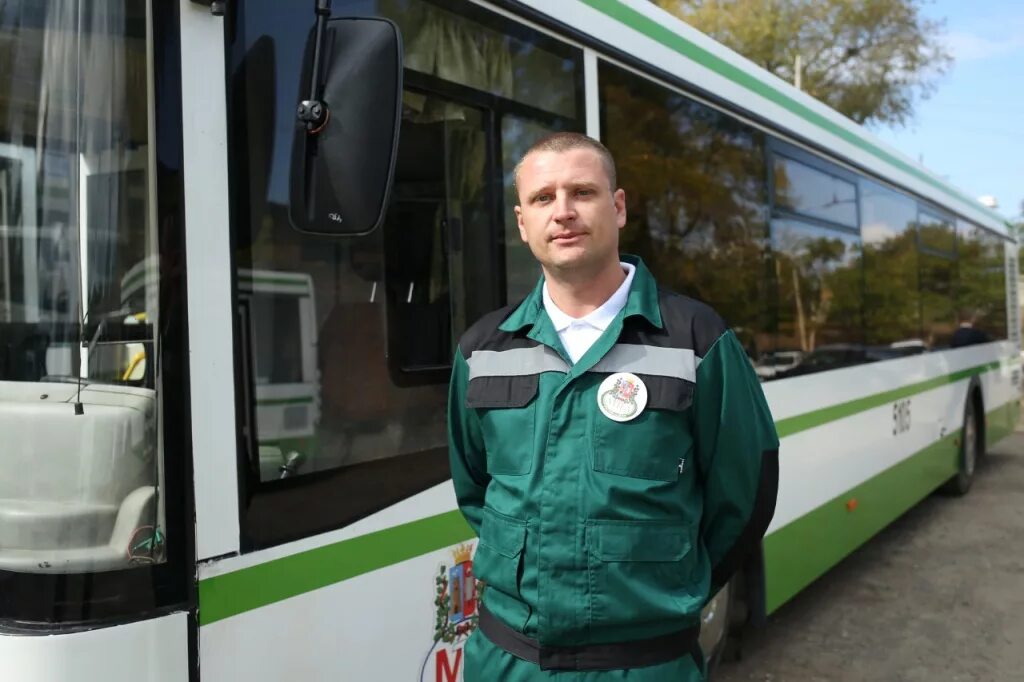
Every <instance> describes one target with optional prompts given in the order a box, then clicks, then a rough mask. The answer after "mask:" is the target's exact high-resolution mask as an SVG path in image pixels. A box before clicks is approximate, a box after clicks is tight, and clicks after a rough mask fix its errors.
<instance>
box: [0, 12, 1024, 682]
mask: <svg viewBox="0 0 1024 682" xmlns="http://www.w3.org/2000/svg"><path fill="white" fill-rule="evenodd" d="M384 20H386V21H384ZM389 55H390V56H389ZM371 57H372V58H371ZM389 65H391V66H389ZM392 67H393V68H392ZM389 68H392V71H391V72H388V71H387V70H388V69H389ZM389 74H390V75H389ZM324 93H327V94H324ZM321 97H322V99H320V98H321ZM325 109H326V110H325ZM332 119H333V121H332ZM382 131H383V132H382ZM553 131H579V132H584V133H587V134H589V135H591V136H593V137H595V138H598V139H600V140H601V141H602V142H603V143H604V144H605V145H606V146H607V147H608V148H609V149H610V150H611V152H612V153H613V155H614V156H615V158H616V160H617V163H618V171H619V180H620V185H621V186H622V187H623V188H624V189H625V192H626V197H627V208H628V214H629V219H628V224H627V227H626V229H625V230H624V231H623V233H622V250H623V251H624V252H626V253H632V254H636V255H638V256H640V257H641V258H643V259H644V261H645V263H646V264H647V265H648V266H649V268H650V269H651V270H652V271H653V273H654V274H655V276H656V277H657V279H658V280H659V282H660V284H661V285H662V286H665V287H667V288H670V289H673V290H675V291H678V292H680V293H683V294H686V295H689V296H692V297H695V298H698V299H701V300H704V301H707V302H709V303H710V304H711V305H712V306H714V307H715V308H716V309H717V310H718V311H719V312H720V313H721V314H722V315H723V316H724V317H725V318H726V320H727V321H728V323H729V324H730V326H731V327H732V328H733V329H734V330H735V332H736V334H737V336H738V337H739V338H740V340H741V341H742V343H743V345H744V347H745V349H746V350H747V353H748V355H749V358H750V362H751V365H752V366H753V367H754V368H755V370H756V371H757V374H758V376H759V377H760V378H761V380H762V381H763V387H764V391H765V394H766V396H767V400H768V403H769V405H770V407H771V409H772V413H773V415H774V417H775V419H776V426H777V429H778V432H779V435H780V437H781V449H780V483H779V499H778V504H777V509H776V513H775V517H774V520H773V521H772V524H771V527H770V528H769V530H768V533H767V535H766V537H765V538H764V541H763V543H762V545H761V548H760V551H759V552H757V553H755V555H754V556H751V557H750V558H749V559H748V560H747V561H746V562H745V563H744V565H743V566H742V568H741V570H740V571H739V572H738V573H737V574H736V576H735V577H734V578H733V579H732V580H731V582H730V583H729V585H728V586H727V587H726V588H724V589H723V591H722V592H720V593H719V594H718V595H716V596H715V597H714V598H713V599H712V601H711V602H710V603H709V605H708V607H707V608H706V609H705V610H704V612H703V614H702V624H703V628H702V636H701V643H702V647H703V649H704V652H705V656H706V657H707V658H708V659H709V660H710V661H711V662H712V663H713V662H714V660H715V659H716V658H717V656H718V655H719V652H720V651H721V649H722V646H723V644H724V642H726V641H727V638H728V637H729V635H730V633H732V632H734V631H735V629H736V628H741V627H744V626H749V625H757V624H762V623H764V622H765V619H766V617H767V616H768V615H770V614H772V613H773V612H775V611H777V610H778V609H779V608H780V607H782V606H783V605H784V604H786V603H787V602H788V601H789V600H791V599H792V598H793V597H794V596H795V595H797V594H799V593H800V591H801V590H802V589H803V588H804V587H806V586H807V585H809V584H810V583H811V582H813V581H814V580H815V579H816V578H818V577H819V576H821V575H822V574H823V573H825V572H826V571H828V570H829V568H830V567H832V566H834V565H835V564H836V563H837V562H839V561H841V560H842V559H843V558H844V557H845V556H847V555H848V554H849V553H851V552H852V551H853V550H855V549H856V548H857V547H858V546H860V545H861V544H863V543H864V542H866V541H867V540H868V539H869V538H871V537H872V536H873V535H875V534H876V533H877V532H878V531H880V530H881V529H882V528H884V527H885V526H886V525H887V524H889V523H890V522H891V521H893V520H894V519H896V518H897V517H899V516H900V515H901V514H902V513H903V512H905V511H906V510H907V509H909V508H911V507H912V506H913V505H914V504H916V503H917V502H919V501H920V500H921V499H923V498H924V497H926V496H927V495H929V494H931V493H932V492H933V491H936V490H939V489H944V490H946V491H948V492H951V493H953V494H961V495H962V494H965V493H967V492H968V490H969V488H970V486H971V482H972V479H973V477H974V474H975V472H976V470H977V467H978V466H979V465H980V464H982V463H983V457H982V456H983V454H984V452H985V451H986V449H988V448H990V447H991V446H992V444H994V443H995V442H997V441H998V440H999V439H1001V438H1002V437H1004V436H1006V435H1007V434H1008V433H1010V432H1011V431H1012V430H1013V428H1014V425H1015V423H1016V421H1017V417H1018V402H1019V398H1020V394H1021V388H1020V365H1021V360H1020V323H1019V310H1020V309H1019V306H1018V294H1017V286H1016V285H1017V281H1018V264H1017V252H1018V251H1017V249H1018V246H1017V243H1016V239H1015V235H1014V233H1013V231H1012V230H1010V228H1009V225H1008V224H1007V223H1006V221H1005V220H1004V219H1003V218H1002V217H1001V216H1000V215H999V214H997V213H994V212H992V211H991V210H989V209H987V208H986V207H984V206H982V205H981V204H979V203H978V202H976V201H974V200H973V199H972V198H971V197H969V196H967V195H965V194H964V192H963V191H962V190H959V189H957V188H955V187H952V186H950V185H949V184H948V183H947V182H945V181H944V180H942V179H941V178H940V177H938V176H936V175H935V174H933V173H931V172H929V171H928V170H926V169H925V168H923V167H921V166H920V165H919V164H917V163H915V162H914V161H913V160H911V159H908V158H907V157H905V156H903V155H901V154H900V153H898V152H896V151H894V150H893V149H891V148H889V147H887V146H885V145H884V144H882V143H881V142H879V141H878V140H877V139H875V138H874V137H872V136H871V135H870V134H869V133H868V132H866V131H865V130H863V129H862V128H860V127H858V126H856V125H855V124H853V123H851V122H850V121H849V120H847V119H845V118H844V117H842V116H840V115H839V114H837V113H835V112H834V111H831V110H829V109H828V108H827V107H825V106H823V105H822V104H820V103H818V102H816V101H815V100H813V99H811V98H809V97H808V96H806V95H805V94H804V93H801V92H800V91H798V90H796V89H795V88H793V87H791V86H789V85H788V84H786V83H784V82H782V81H781V80H779V79H777V78H775V77H773V76H771V75H770V74H768V73H766V72H764V71H763V70H761V69H759V68H758V67H757V66H755V65H753V64H751V63H750V62H748V61H746V60H745V59H743V58H742V57H740V56H738V55H736V54H734V53H732V52H730V51H729V50H727V49H726V48H724V47H722V46H721V45H718V44H717V43H715V42H714V41H712V40H711V39H709V38H707V37H706V36H704V35H702V34H700V33H699V32H697V31H695V30H694V29H692V28H690V27H688V26H687V25H685V24H684V23H682V22H680V21H678V20H677V19H675V18H673V17H672V16H670V15H669V14H667V13H665V12H664V11H662V10H660V9H658V8H657V7H655V6H654V5H653V4H652V3H649V2H647V0H333V2H327V0H288V1H285V0H245V1H244V2H243V1H242V0H205V1H198V0H196V1H194V0H145V1H143V2H128V1H127V0H110V1H109V2H103V3H91V2H83V1H81V0H60V1H56V2H48V3H39V2H30V1H29V0H13V1H12V2H8V3H6V4H5V5H4V7H3V10H2V11H0V442H2V443H3V447H2V448H0V660H2V661H3V670H4V679H11V680H17V681H18V682H58V681H63V680H82V681H87V682H91V681H100V680H102V681H104V682H122V681H125V682H127V681H128V680H138V679H146V680H151V681H153V682H164V681H172V680H173V681H175V682H179V681H185V680H188V681H189V682H196V681H198V680H211V681H217V682H221V681H227V680H232V681H233V680H239V681H243V680H244V681H246V682H249V681H252V682H256V681H260V680H267V681H270V680H281V679H292V678H294V679H306V680H362V679H375V680H389V681H390V680H395V681H404V680H410V681H413V680H415V681H417V682H423V681H429V682H455V681H456V680H459V679H461V677H462V669H463V658H462V656H463V653H462V652H463V645H464V643H465V641H466V639H467V637H468V636H469V634H470V633H471V632H472V631H473V629H474V627H475V625H476V621H477V613H478V592H477V584H476V581H475V578H474V577H473V552H474V543H475V538H474V537H473V534H472V532H471V531H470V529H469V527H468V526H467V524H466V523H465V522H464V520H463V519H462V517H461V516H460V514H459V512H458V510H457V509H456V505H455V497H454V494H453V491H452V487H451V482H450V477H449V470H448V461H447V440H446V433H445V420H444V412H445V407H446V405H445V403H446V395H447V381H448V376H449V372H450V363H451V358H452V357H453V353H454V350H455V343H456V342H457V339H458V338H459V336H460V334H461V333H462V332H463V331H464V330H465V329H466V328H467V326H468V325H470V324H472V323H473V321H475V320H476V319H478V318H479V317H480V316H481V315H482V314H484V313H485V312H487V311H490V310H493V309H495V308H498V307H500V306H502V305H506V304H507V303H510V302H515V301H516V300H518V299H520V298H521V297H522V296H524V295H525V294H526V292H528V291H529V289H530V287H531V286H533V284H534V283H535V282H536V279H537V277H538V274H539V270H538V268H537V266H536V265H535V263H534V261H533V259H532V257H531V256H530V254H529V252H528V251H527V249H526V247H525V246H523V245H522V244H521V243H520V241H519V237H518V234H517V230H516V227H515V220H514V216H513V212H512V207H513V206H514V204H515V203H516V200H515V196H514V195H513V193H512V189H511V178H512V172H513V167H514V164H515V163H516V161H517V160H518V159H519V157H520V155H521V154H522V153H523V152H524V151H525V150H526V149H528V148H529V146H530V145H531V144H532V143H533V142H535V141H536V140H538V139H539V138H540V137H541V136H544V135H546V134H548V133H551V132H553ZM318 135H319V136H320V137H317V136H318ZM346 135H347V137H346ZM332 141H333V142H332ZM339 197H340V198H339ZM324 207H327V208H324ZM357 209H358V210H357ZM965 329H969V331H970V333H969V334H965V333H963V332H962V330H965ZM967 337H969V338H970V340H971V343H965V342H964V339H965V338H967ZM733 428H743V425H742V424H735V425H733ZM507 549H508V553H509V559H510V561H521V560H522V549H521V548H519V550H518V551H517V550H516V548H514V547H512V548H507ZM672 560H675V561H679V562H680V563H679V566H678V569H679V570H686V561H687V559H686V557H684V558H682V559H679V558H678V557H672ZM663 568H669V569H671V568H673V567H663Z"/></svg>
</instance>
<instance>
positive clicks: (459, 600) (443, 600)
mask: <svg viewBox="0 0 1024 682" xmlns="http://www.w3.org/2000/svg"><path fill="white" fill-rule="evenodd" d="M451 556H452V564H451V565H450V566H449V565H445V564H441V565H440V566H439V567H438V571H437V574H436V575H435V576H434V610H435V615H434V645H433V646H432V647H431V649H430V653H428V654H427V658H426V660H424V661H423V666H422V668H421V670H420V682H458V681H459V680H461V679H462V667H463V658H462V647H463V645H464V644H465V643H466V640H467V639H468V638H469V635H470V633H471V632H473V629H474V628H475V627H476V623H477V617H478V616H477V586H476V578H474V577H473V545H472V544H470V543H466V544H463V545H459V546H458V547H456V548H455V549H453V550H452V551H451Z"/></svg>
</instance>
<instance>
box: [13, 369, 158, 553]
mask: <svg viewBox="0 0 1024 682" xmlns="http://www.w3.org/2000/svg"><path fill="white" fill-rule="evenodd" d="M79 390H80V393H79ZM76 401H81V403H82V404H83V413H82V414H76V413H75V409H74V407H73V403H74V402H76ZM154 410H155V405H154V394H153V392H152V391H151V390H147V389H137V388H131V387H120V386H118V387H114V386H89V385H84V386H82V387H81V389H79V387H78V385H77V384H75V383H45V382H38V383H26V382H0V432H2V433H3V434H5V438H7V439H12V440H10V441H9V442H14V443H18V447H17V448H11V449H8V450H7V452H6V453H5V459H6V464H7V466H5V467H4V468H3V469H2V470H0V568H4V569H7V570H13V571H18V570H31V571H36V572H38V571H52V572H58V573H65V572H75V571H82V570H105V569H111V568H118V567H126V566H127V565H128V564H129V562H130V551H129V549H130V548H129V545H130V544H131V542H132V538H133V536H134V535H135V534H136V531H138V530H139V529H141V528H143V527H145V526H147V525H150V526H151V525H154V524H153V520H152V516H153V511H152V510H153V507H154V505H153V502H154V501H155V493H156V487H155V481H156V475H157V471H156V463H155V461H154V454H155V453H154V452H153V447H152V438H151V437H149V433H148V432H149V431H150V430H151V429H152V428H153V425H154V422H153V419H152V414H153V412H154ZM12 460H13V461H12Z"/></svg>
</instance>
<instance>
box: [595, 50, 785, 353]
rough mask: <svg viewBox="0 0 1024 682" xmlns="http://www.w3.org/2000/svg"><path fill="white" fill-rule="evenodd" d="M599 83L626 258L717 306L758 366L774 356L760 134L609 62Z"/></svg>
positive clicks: (603, 66) (602, 66)
mask: <svg viewBox="0 0 1024 682" xmlns="http://www.w3.org/2000/svg"><path fill="white" fill-rule="evenodd" d="M599 80H600V84H601V86H600V98H601V100H600V101H601V111H602V118H601V127H602V132H601V136H602V141H603V142H604V143H605V145H607V147H608V148H609V149H610V150H611V152H612V155H613V156H614V157H615V160H616V164H617V167H618V178H619V186H620V187H622V188H623V189H625V192H626V207H627V212H628V222H627V225H626V228H625V229H624V230H623V232H622V233H621V236H620V240H621V249H622V251H623V252H626V253H634V254H637V255H639V256H641V257H642V258H643V259H644V261H645V262H646V263H647V264H648V265H649V266H650V268H651V270H652V272H653V273H654V275H655V277H657V279H658V282H659V284H660V285H661V286H664V287H666V288H668V289H672V290H674V291H677V292H679V293H682V294H686V295H689V296H693V297H695V298H698V299H700V300H702V301H706V302H707V303H709V304H710V305H712V306H713V307H714V308H715V309H716V310H717V311H718V312H719V313H720V314H722V315H723V316H724V317H725V318H726V320H727V321H728V322H729V324H730V325H731V326H732V327H733V329H734V330H735V331H736V333H737V335H738V336H739V337H740V339H741V341H742V342H743V345H744V346H745V347H746V348H747V352H748V353H749V354H750V355H751V356H752V357H757V356H758V355H760V354H761V353H763V352H765V351H766V350H768V348H766V344H767V343H768V321H767V319H766V318H767V313H768V309H767V306H766V305H765V300H766V299H767V298H768V285H767V283H766V280H767V278H766V274H767V271H766V267H767V264H766V260H765V246H766V241H767V239H766V237H767V223H766V220H765V217H766V214H767V197H766V193H767V191H766V183H765V161H764V138H763V135H762V134H761V133H760V132H758V131H756V130H754V129H752V128H750V127H748V126H746V125H745V124H743V123H741V122H739V121H736V120H735V119H733V118H731V117H729V116H727V115H725V114H723V113H720V112H718V111H716V110H714V109H711V108H709V107H707V106H705V105H703V104H700V103H699V102H695V101H693V100H692V99H690V98H688V97H686V96H684V95H681V94H679V93H677V92H674V91H671V90H668V89H666V88H663V87H661V86H659V85H657V84H655V83H652V82H650V81H647V80H645V79H643V78H640V77H638V76H635V75H632V74H630V73H628V72H626V71H624V70H622V69H619V68H617V67H614V66H611V65H609V64H606V63H603V62H602V63H601V64H600V67H599Z"/></svg>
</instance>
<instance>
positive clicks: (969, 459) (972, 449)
mask: <svg viewBox="0 0 1024 682" xmlns="http://www.w3.org/2000/svg"><path fill="white" fill-rule="evenodd" d="M977 434H978V430H977V426H976V425H975V423H974V410H968V412H967V419H965V420H964V473H965V474H966V475H967V476H973V475H974V464H975V460H976V459H977V457H978V435H977Z"/></svg>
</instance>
